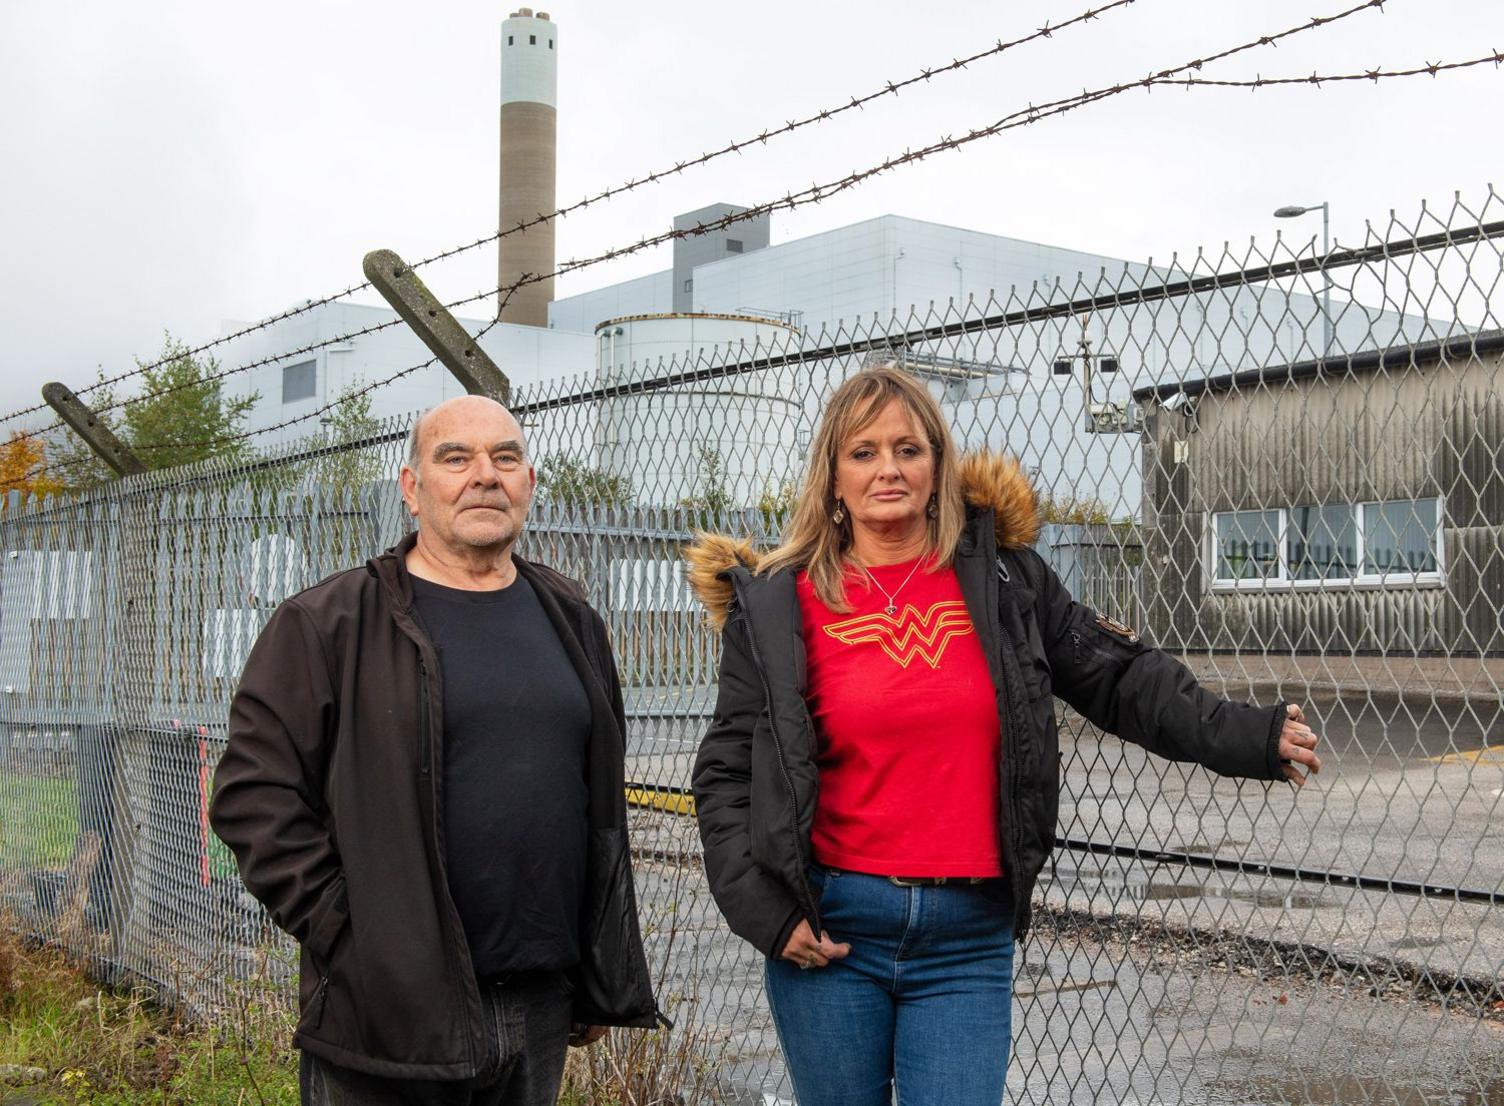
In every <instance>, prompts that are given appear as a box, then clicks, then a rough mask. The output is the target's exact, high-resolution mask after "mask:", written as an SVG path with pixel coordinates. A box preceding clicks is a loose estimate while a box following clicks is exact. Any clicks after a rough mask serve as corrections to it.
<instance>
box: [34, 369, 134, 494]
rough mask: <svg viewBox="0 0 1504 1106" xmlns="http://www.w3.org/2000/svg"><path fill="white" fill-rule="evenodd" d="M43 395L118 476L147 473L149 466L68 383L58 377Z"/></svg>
mask: <svg viewBox="0 0 1504 1106" xmlns="http://www.w3.org/2000/svg"><path fill="white" fill-rule="evenodd" d="M42 398H43V399H45V400H46V401H47V403H48V404H49V405H50V406H51V407H52V409H53V410H54V411H56V412H57V413H58V417H59V418H60V419H62V420H63V421H64V422H65V423H67V424H68V426H69V428H70V429H71V430H72V431H73V432H74V433H75V434H77V435H78V436H79V437H80V438H82V439H83V441H84V444H85V445H87V446H88V447H89V448H90V449H92V450H93V451H94V452H95V454H96V455H97V456H98V457H99V459H100V460H101V461H103V462H104V463H105V464H107V465H109V466H110V468H112V469H114V470H115V472H116V474H117V475H120V476H134V475H136V474H137V473H140V472H145V471H146V466H145V465H143V464H142V463H141V459H140V458H139V457H137V456H136V455H135V453H134V452H132V450H131V447H130V446H128V445H126V444H125V443H124V442H122V441H121V440H120V439H119V438H117V437H115V434H114V431H112V430H111V429H110V428H109V427H108V426H106V425H105V424H104V422H103V421H102V420H101V419H100V417H99V416H98V415H96V414H95V413H94V412H93V411H92V410H90V409H89V407H88V406H87V405H86V404H85V403H84V401H83V400H81V399H79V398H78V396H76V395H74V394H73V391H72V389H70V388H69V387H68V386H67V385H66V384H60V383H58V382H57V381H56V380H54V381H52V382H51V383H48V384H44V385H42Z"/></svg>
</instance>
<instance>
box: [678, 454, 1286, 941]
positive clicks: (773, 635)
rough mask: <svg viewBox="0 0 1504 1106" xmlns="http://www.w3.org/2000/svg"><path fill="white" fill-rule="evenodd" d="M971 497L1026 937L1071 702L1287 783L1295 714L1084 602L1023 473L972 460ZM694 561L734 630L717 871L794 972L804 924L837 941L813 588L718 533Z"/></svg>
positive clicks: (729, 902) (1170, 749)
mask: <svg viewBox="0 0 1504 1106" xmlns="http://www.w3.org/2000/svg"><path fill="white" fill-rule="evenodd" d="M962 483H963V486H964V489H965V495H966V499H967V504H968V507H967V526H966V530H965V532H964V533H963V535H962V538H961V542H960V545H959V547H958V548H957V551H956V558H955V562H954V563H955V570H956V575H957V577H958V578H959V580H960V584H961V591H962V594H963V595H964V597H965V599H966V606H967V610H968V611H969V612H970V614H971V618H972V622H973V624H974V625H975V627H976V632H977V634H978V635H979V636H980V638H981V643H982V649H983V652H984V653H985V655H986V658H987V664H988V668H989V670H990V672H991V675H992V682H993V686H994V687H995V688H996V690H997V709H998V713H999V717H1000V721H1001V726H1002V734H1003V742H1002V763H1001V764H1000V765H999V772H1000V773H1001V799H1002V801H1001V804H1000V810H999V812H998V813H999V824H998V833H999V835H1000V840H1001V843H1002V848H1003V863H1004V866H1005V868H1006V869H1007V872H1008V874H1009V877H1010V878H1011V880H1012V886H1013V895H1014V918H1015V926H1016V933H1017V935H1018V936H1019V937H1020V938H1022V937H1023V935H1024V934H1025V933H1026V932H1027V930H1028V925H1029V903H1030V898H1031V896H1032V893H1033V889H1034V883H1035V881H1036V879H1037V878H1038V876H1039V872H1040V869H1042V868H1043V867H1044V864H1045V861H1046V860H1047V859H1048V857H1049V855H1050V851H1051V850H1052V849H1053V848H1054V844H1055V824H1056V817H1057V814H1058V810H1059V803H1060V764H1059V760H1060V751H1059V750H1060V745H1059V739H1058V736H1057V734H1056V729H1055V707H1054V702H1053V698H1054V697H1055V696H1058V697H1059V698H1061V699H1063V700H1065V701H1066V702H1067V703H1069V704H1070V705H1071V706H1072V707H1074V708H1075V709H1076V710H1077V711H1079V712H1080V713H1081V714H1082V715H1084V716H1085V717H1086V718H1087V719H1089V720H1090V721H1091V722H1092V723H1093V724H1094V725H1096V726H1098V727H1100V728H1102V729H1103V730H1106V731H1108V732H1109V733H1114V734H1117V735H1118V736H1120V737H1123V738H1126V739H1127V740H1129V741H1133V742H1136V743H1138V744H1139V745H1142V746H1143V747H1144V748H1146V749H1148V750H1149V751H1151V752H1153V753H1157V754H1158V755H1160V756H1163V757H1167V758H1169V759H1171V760H1179V761H1192V762H1195V763H1199V764H1203V765H1205V766H1207V767H1208V768H1211V769H1212V770H1214V771H1216V772H1220V773H1221V774H1223V775H1227V776H1246V777H1252V778H1255V779H1269V780H1277V779H1282V778H1283V775H1282V773H1281V770H1280V763H1279V755H1278V749H1279V733H1280V729H1281V726H1282V724H1283V721H1284V718H1285V710H1284V706H1283V704H1281V705H1279V706H1277V707H1275V708H1273V709H1269V708H1258V707H1253V706H1247V705H1241V704H1236V703H1231V702H1229V701H1227V700H1225V699H1221V698H1219V697H1217V696H1215V695H1213V694H1211V693H1210V692H1209V691H1207V690H1205V689H1204V688H1202V687H1200V686H1199V685H1198V684H1197V683H1196V681H1195V678H1194V677H1193V676H1192V675H1191V673H1190V671H1189V670H1188V669H1186V667H1185V666H1184V665H1182V664H1180V663H1179V662H1178V661H1176V660H1175V659H1173V658H1172V657H1170V656H1169V655H1168V654H1166V653H1163V652H1161V651H1160V650H1158V649H1153V648H1151V647H1149V646H1148V645H1145V644H1144V643H1143V642H1142V641H1140V640H1139V638H1138V635H1137V634H1135V633H1133V631H1132V630H1130V629H1129V628H1128V627H1126V626H1123V625H1121V624H1120V623H1116V622H1113V621H1112V620H1110V619H1104V618H1102V617H1100V616H1099V615H1098V614H1097V613H1096V612H1095V611H1093V610H1091V609H1090V608H1089V607H1086V606H1084V605H1082V604H1080V603H1077V602H1075V601H1074V600H1073V599H1072V598H1071V597H1070V595H1069V594H1068V593H1067V592H1066V590H1065V588H1064V587H1063V586H1062V585H1061V583H1060V580H1059V579H1058V578H1057V577H1056V575H1055V574H1054V572H1053V571H1051V570H1050V568H1049V566H1048V565H1046V564H1045V563H1044V561H1043V560H1042V559H1041V558H1040V557H1039V555H1038V554H1037V553H1035V552H1034V551H1033V549H1032V548H1030V547H1031V546H1032V545H1033V542H1034V539H1035V537H1036V536H1037V535H1038V532H1039V517H1038V509H1037V506H1036V502H1035V497H1034V492H1033V489H1032V488H1031V487H1030V485H1029V482H1028V479H1027V477H1025V476H1024V474H1023V473H1022V471H1021V470H1020V469H1019V467H1018V465H1017V464H1016V463H1015V462H1011V461H1004V460H1003V459H1001V458H997V457H992V456H988V455H979V456H972V457H968V458H966V459H965V461H964V462H963V466H962ZM686 559H687V560H688V561H689V564H690V574H689V575H690V582H691V584H692V586H693V587H694V589H695V591H696V593H697V594H698V596H699V597H700V600H701V602H702V603H704V604H705V606H706V608H707V609H708V610H709V611H710V614H711V618H712V620H713V621H715V622H716V623H718V624H720V625H722V626H723V632H722V655H721V671H720V691H719V695H718V697H717V700H716V707H715V716H714V718H713V720H712V722H711V725H710V729H709V730H708V731H707V732H706V734H705V737H704V739H703V740H702V742H701V744H700V753H699V756H698V758H697V760H696V762H695V768H694V795H695V804H696V809H697V811H698V814H699V820H700V837H701V839H702V840H703V842H704V845H705V870H706V872H707V874H708V875H709V878H710V889H711V892H712V893H713V894H714V895H715V899H716V903H717V904H718V905H719V906H720V908H721V912H722V913H723V914H724V915H725V916H726V921H727V923H728V924H729V925H730V926H731V929H732V931H733V932H735V933H736V934H738V935H739V936H741V937H743V938H745V939H746V940H748V941H750V942H751V943H752V944H753V945H755V946H756V947H757V948H759V949H761V950H762V951H763V952H764V953H765V954H767V955H768V956H777V955H778V954H779V953H780V952H781V951H782V950H783V946H784V944H785V943H786V942H787V941H788V938H789V935H790V934H791V933H792V932H793V929H794V927H795V926H796V925H797V924H798V922H799V920H800V919H801V918H804V919H808V921H809V923H810V925H811V927H812V928H813V929H814V931H815V933H816V934H818V933H819V932H820V916H819V901H818V896H816V895H815V894H814V893H813V891H812V889H811V888H810V885H809V882H808V880H807V879H806V877H805V867H806V864H807V863H808V862H809V859H810V845H809V841H810V824H811V821H812V819H813V817H814V812H815V804H816V800H817V795H818V790H819V778H818V771H817V768H816V762H815V757H816V751H817V748H818V744H817V742H818V739H817V736H816V734H815V730H814V725H813V723H812V722H811V720H810V715H809V711H808V709H807V708H806V706H805V701H804V694H805V690H806V680H805V649H804V640H803V636H802V629H801V623H800V615H799V601H798V597H797V594H796V592H795V574H794V573H793V572H792V571H786V570H780V571H777V572H773V573H770V574H758V573H757V572H756V564H757V557H756V554H755V553H754V552H753V551H752V549H751V547H750V546H748V545H746V544H745V543H738V542H735V541H732V540H731V539H728V538H723V537H717V536H714V535H708V536H705V537H703V538H702V539H701V540H700V541H699V542H698V543H697V544H696V545H695V546H694V547H692V548H691V549H690V550H688V551H687V552H686ZM944 709H945V708H944V705H943V704H936V706H935V726H936V728H937V729H942V728H943V727H944V726H945V714H944ZM915 816H916V817H923V812H922V811H916V812H915ZM879 874H886V875H902V874H903V873H898V872H891V873H879ZM835 936H836V937H837V939H839V934H837V935H835Z"/></svg>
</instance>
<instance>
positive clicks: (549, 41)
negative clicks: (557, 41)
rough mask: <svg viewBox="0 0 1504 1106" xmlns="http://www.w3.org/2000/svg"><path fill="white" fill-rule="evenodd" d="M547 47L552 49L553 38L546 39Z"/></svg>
mask: <svg viewBox="0 0 1504 1106" xmlns="http://www.w3.org/2000/svg"><path fill="white" fill-rule="evenodd" d="M548 48H549V49H550V50H552V49H553V48H554V40H553V39H549V40H548Z"/></svg>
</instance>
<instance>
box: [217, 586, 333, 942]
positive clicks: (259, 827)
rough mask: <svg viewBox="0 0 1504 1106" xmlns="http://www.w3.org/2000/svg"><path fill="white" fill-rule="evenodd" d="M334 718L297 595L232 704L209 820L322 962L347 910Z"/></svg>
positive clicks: (268, 903)
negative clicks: (334, 780)
mask: <svg viewBox="0 0 1504 1106" xmlns="http://www.w3.org/2000/svg"><path fill="white" fill-rule="evenodd" d="M335 725H336V705H335V700H334V689H333V679H332V672H331V669H330V665H329V663H328V658H327V657H326V655H325V652H324V648H323V645H322V643H321V642H320V640H319V638H318V635H317V632H316V630H315V629H314V627H313V624H312V622H311V620H310V619H309V616H308V614H307V612H306V611H304V610H303V609H302V608H301V607H300V606H299V605H298V604H297V602H296V601H295V600H293V601H289V602H286V603H283V604H282V605H281V606H280V607H278V608H277V610H276V612H275V613H273V615H272V617H271V620H270V621H269V622H267V624H266V627H265V628H264V629H263V630H262V631H261V635H260V636H259V637H258V638H257V639H256V644H255V645H254V646H253V647H252V649H251V653H250V657H249V658H248V659H247V661H246V665H245V671H244V672H243V673H242V674H241V677H240V685H239V688H238V690H237V691H236V693H235V697H234V699H233V700H232V701H231V703H230V724H229V744H228V746H227V747H226V749H225V753H224V756H223V757H221V758H220V761H219V766H218V767H217V768H216V770H215V773H214V797H213V801H212V802H211V803H210V806H209V821H210V824H211V825H212V826H213V827H214V832H215V833H216V834H218V835H219V837H220V839H221V840H222V841H224V843H225V844H226V845H228V846H229V847H230V849H231V851H232V852H234V854H235V860H236V862H237V863H238V864H239V866H240V875H241V878H242V879H243V880H244V881H245V885H246V888H247V889H248V890H249V891H250V892H251V894H252V895H254V896H255V897H256V898H257V899H258V900H259V901H260V902H261V903H262V904H263V905H264V906H265V907H266V908H267V910H268V911H269V912H270V913H271V916H272V920H273V921H275V922H276V923H277V925H279V926H280V927H281V928H282V929H284V930H286V931H287V932H288V933H289V934H290V935H291V936H292V937H293V938H294V939H296V940H297V941H298V942H299V943H300V944H302V945H304V946H305V947H307V948H308V950H309V951H310V952H312V953H313V954H314V956H316V957H318V958H319V959H321V960H323V961H327V959H328V955H329V951H330V949H331V948H332V946H333V945H334V941H335V938H336V937H338V935H339V932H340V930H341V929H342V928H343V927H344V925H345V922H346V921H347V920H348V917H349V911H348V906H347V903H346V896H345V877H344V873H343V870H342V867H341V864H340V858H339V854H338V852H337V851H336V849H335V847H334V842H333V841H332V840H331V839H330V835H329V830H328V828H327V826H326V824H325V820H324V809H325V807H324V797H323V796H324V777H325V773H326V771H327V766H328V760H329V753H330V747H331V743H332V742H333V740H334V733H335Z"/></svg>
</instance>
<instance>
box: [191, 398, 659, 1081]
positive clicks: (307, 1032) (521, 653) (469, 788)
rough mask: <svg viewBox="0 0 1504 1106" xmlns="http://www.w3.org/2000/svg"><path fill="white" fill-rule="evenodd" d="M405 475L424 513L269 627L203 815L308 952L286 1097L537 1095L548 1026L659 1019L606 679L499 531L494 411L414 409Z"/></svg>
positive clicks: (561, 589)
mask: <svg viewBox="0 0 1504 1106" xmlns="http://www.w3.org/2000/svg"><path fill="white" fill-rule="evenodd" d="M401 484H402V496H403V499H404V501H405V502H406V504H407V508H408V510H409V511H410V512H411V513H412V515H413V517H414V518H416V519H417V521H418V527H419V528H418V531H417V533H416V534H414V535H410V536H409V537H407V538H406V539H405V540H404V541H403V542H401V543H400V544H399V545H398V546H397V547H396V548H395V549H391V550H388V551H387V552H386V553H383V554H382V555H380V556H379V557H375V558H373V559H372V560H371V561H369V562H367V564H366V565H365V566H363V567H361V568H356V569H351V570H349V571H347V572H342V573H338V574H336V575H334V576H331V577H330V578H328V579H327V580H324V581H323V582H322V583H319V584H317V585H315V586H314V587H311V588H309V589H308V590H307V591H304V592H302V593H301V594H299V595H296V596H294V597H293V598H291V599H289V600H287V601H286V602H285V603H283V604H282V605H281V606H280V607H279V608H278V609H277V611H276V613H275V614H274V615H273V616H272V619H271V621H270V622H268V623H267V626H266V628H265V630H263V631H262V633H261V636H260V638H259V639H258V640H257V642H256V646H255V648H254V649H253V650H252V651H251V655H250V658H249V660H248V661H247V662H246V667H245V672H244V674H243V675H242V676H241V681H240V687H239V690H238V692H237V693H236V696H235V699H234V702H233V703H232V704H231V708H230V730H229V733H230V737H229V746H228V748H227V749H226V751H225V755H224V758H223V759H222V760H221V761H220V764H219V768H218V771H217V773H216V775H215V793H214V801H213V804H212V806H211V809H210V818H211V820H212V822H213V825H214V830H215V832H216V833H218V834H219V836H220V837H221V838H223V839H224V840H225V842H226V843H228V844H229V846H230V847H231V848H232V849H233V850H234V852H235V856H236V859H237V860H238V861H239V864H240V871H241V875H242V876H243V877H244V879H245V882H246V886H247V887H248V888H250V890H251V892H252V893H253V894H254V895H255V896H256V897H257V898H258V899H260V900H261V901H262V902H263V903H264V904H265V905H266V907H267V909H268V910H269V911H270V912H271V915H272V917H273V918H274V919H275V920H276V922H277V924H278V925H280V926H281V927H282V928H283V929H285V930H286V931H287V932H288V933H290V934H291V935H292V936H293V937H294V938H296V939H297V941H298V943H299V944H300V945H301V946H302V965H301V969H302V981H301V987H300V992H299V1003H300V1009H301V1017H300V1019H299V1022H298V1028H297V1032H296V1035H295V1036H294V1038H293V1040H294V1043H295V1044H297V1045H298V1046H299V1048H301V1049H302V1050H303V1052H302V1063H301V1068H300V1076H301V1086H302V1095H303V1101H304V1102H305V1103H308V1104H325V1103H331V1104H332V1103H363V1104H364V1103H372V1104H378V1103H379V1104H386V1103H393V1104H395V1103H419V1102H421V1103H444V1104H450V1103H454V1104H465V1106H482V1104H503V1103H505V1104H512V1103H515V1104H519V1106H521V1104H528V1106H530V1104H533V1103H539V1104H541V1103H552V1102H553V1101H554V1099H555V1096H556V1095H557V1093H558V1088H559V1084H560V1080H561V1078H562V1072H563V1066H564V1055H565V1051H566V1042H567V1043H569V1044H576V1045H579V1044H586V1043H589V1042H591V1041H593V1040H595V1039H597V1038H598V1037H599V1036H600V1035H601V1034H602V1033H604V1031H605V1030H604V1027H605V1026H607V1025H627V1026H642V1027H647V1026H651V1025H652V1024H654V1020H655V1018H656V1017H657V1016H658V1015H657V1009H656V1006H655V1004H654V1001H653V995H652V992H651V989H650V987H649V983H648V976H647V963H646V959H645V957H644V955H643V949H642V942H641V937H640V935H639V930H638V925H637V912H636V903H635V898H634V894H633V890H632V877H631V869H630V866H629V858H628V854H627V847H626V805H625V796H624V786H623V752H624V749H623V734H624V732H625V721H624V716H623V711H622V701H621V689H620V686H619V684H618V682H617V678H616V669H615V665H614V664H613V662H612V658H611V651H610V644H609V642H608V641H607V638H606V630H605V626H604V624H603V623H602V622H601V619H600V617H599V616H598V615H597V614H596V613H595V612H594V611H593V610H591V609H590V607H588V606H587V605H586V603H585V601H584V597H583V592H582V591H581V589H580V588H579V586H578V585H577V584H575V583H574V582H572V581H570V580H568V579H566V578H565V577H563V576H560V575H559V574H558V573H556V572H552V571H550V570H549V569H546V568H543V567H542V566H540V565H533V564H529V563H528V562H526V561H524V560H523V559H522V558H520V557H517V556H514V555H513V553H512V548H513V545H514V544H515V543H516V541H517V538H518V535H519V534H520V533H521V532H522V528H523V523H524V521H525V520H526V518H527V512H528V507H529V504H530V503H531V501H532V496H533V489H534V486H535V484H536V476H535V474H534V471H533V468H532V466H531V464H530V463H529V462H528V459H527V452H526V448H525V445H524V441H523V434H522V429H521V427H520V426H519V425H518V423H517V420H516V419H514V418H513V417H512V415H511V414H510V413H509V412H508V411H507V410H506V408H504V407H502V406H501V405H500V404H498V403H495V402H494V401H492V400H489V399H485V398H482V397H479V396H464V397H460V398H458V399H452V400H449V401H448V402H445V403H442V404H440V405H439V406H437V407H435V408H433V409H432V410H431V411H429V412H427V413H426V414H424V415H423V416H421V417H420V419H419V420H418V422H417V423H416V424H415V425H414V426H413V430H412V434H411V436H410V438H409V443H408V458H407V463H406V464H405V465H404V466H403V468H402V474H401Z"/></svg>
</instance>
